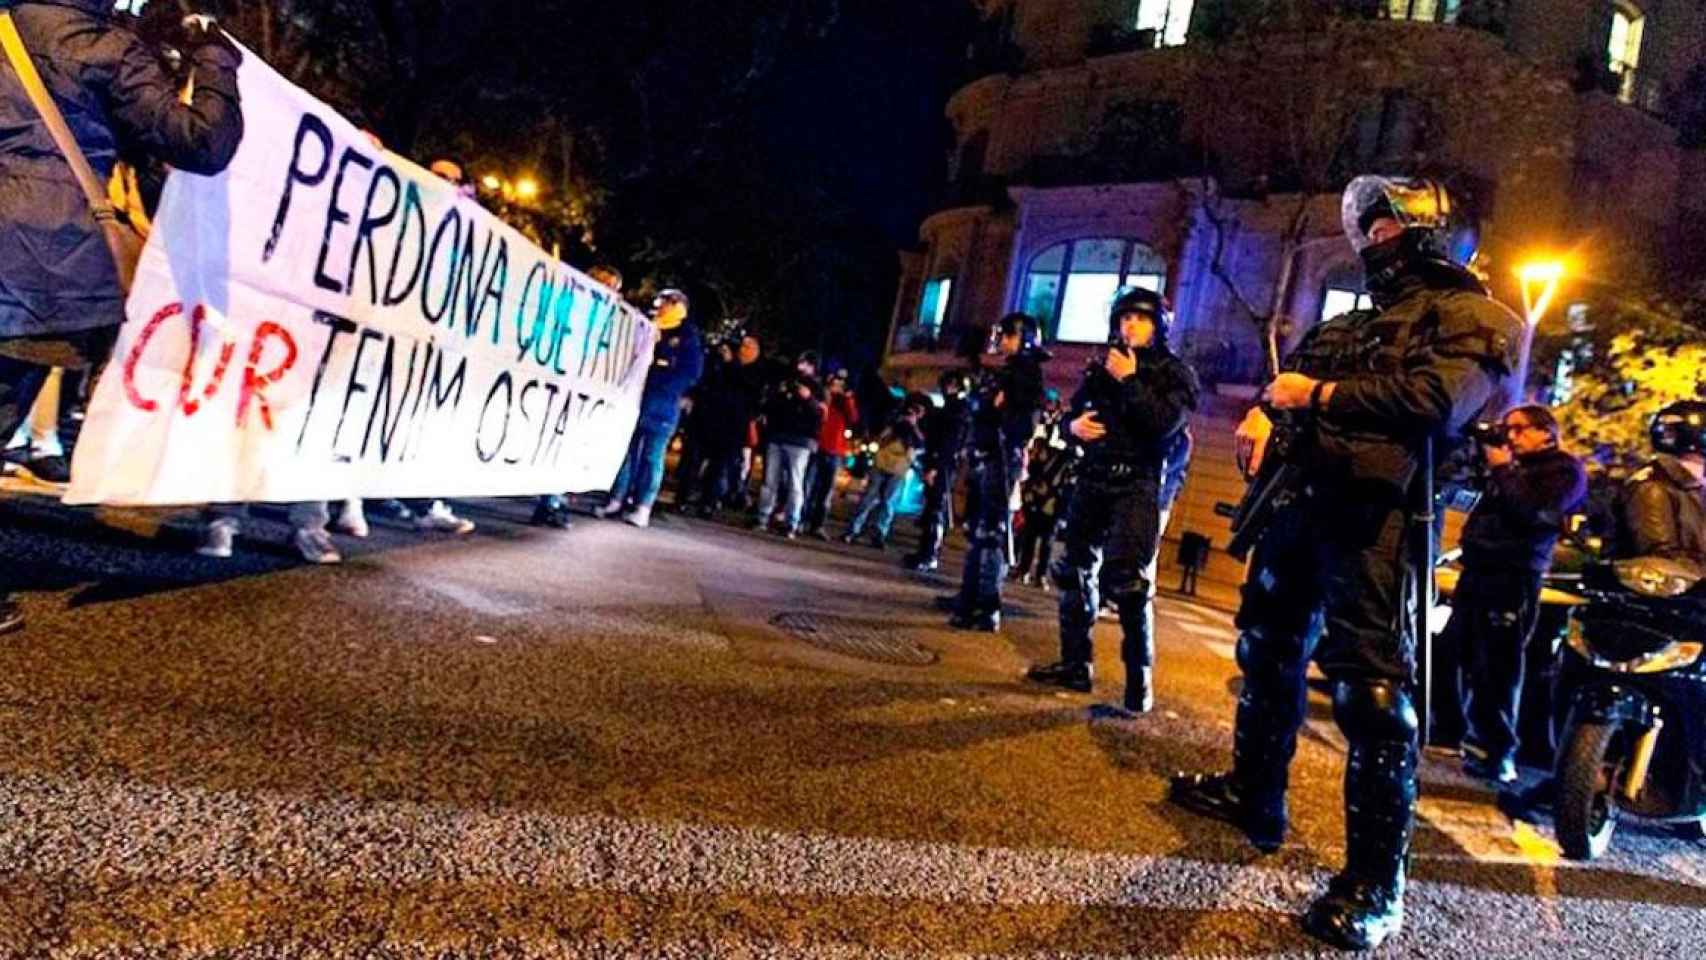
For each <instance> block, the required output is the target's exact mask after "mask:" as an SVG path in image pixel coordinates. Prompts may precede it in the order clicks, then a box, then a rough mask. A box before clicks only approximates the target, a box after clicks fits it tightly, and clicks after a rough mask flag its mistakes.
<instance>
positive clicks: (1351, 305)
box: [1321, 287, 1374, 320]
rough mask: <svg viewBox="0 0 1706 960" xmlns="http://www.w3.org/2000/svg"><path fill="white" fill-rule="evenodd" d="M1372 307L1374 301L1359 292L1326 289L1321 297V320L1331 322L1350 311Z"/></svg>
mask: <svg viewBox="0 0 1706 960" xmlns="http://www.w3.org/2000/svg"><path fill="white" fill-rule="evenodd" d="M1373 307H1374V301H1373V300H1371V299H1369V296H1368V294H1366V293H1363V292H1362V291H1360V290H1346V289H1344V288H1343V287H1328V288H1327V292H1326V293H1325V294H1323V295H1322V297H1321V319H1323V320H1331V319H1333V318H1334V317H1336V316H1339V315H1340V314H1345V313H1350V312H1351V311H1352V310H1369V309H1372V308H1373Z"/></svg>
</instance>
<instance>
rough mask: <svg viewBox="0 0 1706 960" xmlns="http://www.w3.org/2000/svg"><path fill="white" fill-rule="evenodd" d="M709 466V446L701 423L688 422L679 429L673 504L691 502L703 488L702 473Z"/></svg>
mask: <svg viewBox="0 0 1706 960" xmlns="http://www.w3.org/2000/svg"><path fill="white" fill-rule="evenodd" d="M710 466H711V448H710V445H709V444H707V443H706V440H705V427H704V425H703V424H698V423H688V424H687V426H686V427H685V428H683V429H682V431H681V457H680V459H679V460H677V461H676V464H675V505H676V506H678V507H680V506H684V505H686V504H687V503H689V502H691V501H692V500H693V498H694V497H695V496H696V495H697V494H698V493H699V491H700V490H701V489H703V485H704V475H705V473H706V472H707V471H708V469H709V468H710Z"/></svg>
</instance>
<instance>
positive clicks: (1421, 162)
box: [886, 0, 1706, 387]
mask: <svg viewBox="0 0 1706 960" xmlns="http://www.w3.org/2000/svg"><path fill="white" fill-rule="evenodd" d="M979 6H980V8H981V10H982V13H983V16H984V21H983V24H984V27H983V31H982V35H981V36H980V38H979V40H978V42H977V43H976V45H975V46H974V48H973V51H972V63H973V65H974V73H976V74H978V75H977V76H976V77H975V79H972V80H971V81H970V82H968V83H967V84H966V85H965V86H964V87H962V88H961V89H960V90H959V91H958V92H956V93H955V94H954V95H953V97H952V98H951V100H950V101H949V103H948V105H947V116H948V119H949V120H950V121H951V122H952V125H953V128H954V131H955V134H956V143H957V149H956V153H955V156H954V159H953V162H952V164H951V166H952V170H951V174H950V183H949V185H948V190H947V195H946V196H945V197H944V201H943V203H942V204H941V205H940V207H939V209H938V210H937V212H935V213H934V214H933V215H931V216H930V217H929V218H928V219H926V220H925V221H924V223H923V225H922V226H921V228H920V241H921V244H920V247H919V248H918V249H917V250H915V251H908V252H905V253H903V254H902V261H903V268H904V269H903V277H902V281H901V285H900V290H899V291H898V296H897V298H896V304H895V309H894V317H893V323H892V328H891V329H892V336H891V338H890V344H889V350H888V353H887V356H886V372H887V373H888V374H889V376H890V378H891V380H896V381H899V382H903V383H905V384H907V385H909V386H919V387H925V386H928V384H929V382H930V381H933V379H934V375H935V372H936V371H937V370H938V369H940V368H941V367H942V366H944V365H946V364H949V363H952V362H954V358H953V352H954V348H955V346H956V345H957V344H959V343H960V342H961V341H963V340H965V338H966V336H967V335H968V333H970V335H971V336H972V337H974V338H975V336H976V334H975V333H971V331H975V330H978V329H984V328H987V325H988V324H989V323H990V322H991V321H992V320H994V319H995V318H997V317H999V316H1000V315H1001V314H1003V313H1005V312H1007V311H1009V310H1017V309H1024V310H1026V311H1028V312H1031V313H1033V314H1035V315H1037V316H1039V317H1041V318H1042V319H1043V321H1044V325H1045V328H1046V332H1047V336H1048V339H1049V340H1050V341H1051V343H1053V344H1054V345H1055V348H1056V353H1057V356H1058V359H1057V361H1056V368H1055V369H1054V370H1053V371H1051V374H1052V376H1053V378H1054V379H1055V380H1057V381H1058V385H1060V386H1062V387H1065V386H1067V385H1068V384H1069V383H1070V381H1072V380H1073V378H1074V377H1075V375H1076V371H1077V370H1078V369H1079V367H1080V365H1081V363H1082V361H1083V359H1084V354H1085V352H1086V349H1087V348H1085V347H1083V346H1081V345H1083V344H1095V343H1099V342H1101V341H1102V340H1103V339H1104V336H1105V321H1104V312H1105V309H1106V306H1107V304H1108V302H1109V301H1110V300H1111V298H1112V296H1113V293H1114V291H1115V290H1116V289H1117V288H1118V287H1120V286H1122V285H1125V284H1136V285H1144V286H1151V287H1155V288H1158V289H1161V290H1163V291H1164V292H1165V293H1166V294H1167V296H1168V297H1169V298H1170V299H1171V300H1172V301H1173V303H1174V305H1175V309H1176V312H1177V314H1178V316H1179V323H1178V325H1177V327H1176V328H1175V334H1174V337H1175V347H1176V348H1177V349H1179V350H1180V351H1181V352H1182V353H1183V354H1185V355H1186V356H1188V357H1190V358H1191V359H1192V360H1194V361H1195V362H1196V363H1197V364H1198V366H1199V369H1200V370H1201V371H1202V372H1203V373H1204V374H1205V376H1207V377H1208V378H1209V379H1211V380H1214V381H1216V382H1248V381H1251V380H1254V379H1256V378H1257V377H1258V374H1259V372H1260V369H1261V363H1262V356H1263V351H1262V350H1261V349H1260V346H1259V343H1260V340H1259V337H1258V333H1257V329H1258V328H1257V325H1256V324H1255V323H1254V322H1252V321H1253V316H1252V314H1256V315H1268V314H1275V315H1279V316H1282V317H1284V318H1285V320H1286V325H1285V328H1286V330H1287V332H1288V334H1289V336H1291V337H1295V336H1297V335H1298V334H1299V333H1301V331H1302V330H1303V329H1305V328H1306V327H1307V326H1308V325H1309V324H1310V323H1313V322H1315V321H1316V320H1317V319H1319V318H1320V316H1321V315H1322V314H1323V313H1324V312H1325V313H1329V314H1330V313H1333V312H1336V311H1337V310H1340V309H1343V308H1344V307H1346V306H1349V305H1351V304H1353V303H1354V302H1355V301H1356V298H1357V295H1358V293H1359V292H1360V288H1361V276H1360V269H1359V267H1358V264H1357V261H1356V258H1355V257H1354V256H1353V254H1352V252H1351V250H1350V248H1349V246H1348V244H1345V243H1344V242H1342V240H1341V239H1340V238H1339V233H1340V228H1339V214H1338V193H1339V190H1340V188H1341V187H1342V186H1343V184H1344V182H1345V181H1346V180H1347V179H1348V178H1349V177H1350V176H1352V175H1354V174H1357V173H1363V172H1387V173H1403V174H1427V175H1431V176H1435V177H1437V178H1440V179H1442V180H1444V181H1445V182H1446V183H1447V184H1448V185H1449V186H1450V187H1451V188H1452V190H1453V193H1454V195H1456V197H1457V198H1458V199H1459V200H1460V202H1461V203H1463V204H1464V205H1466V206H1468V207H1470V208H1472V209H1473V210H1474V212H1475V214H1476V215H1477V216H1478V218H1479V220H1480V222H1481V224H1482V250H1483V263H1484V266H1485V267H1486V268H1487V270H1488V271H1489V275H1490V276H1491V277H1492V279H1493V285H1494V288H1495V292H1496V293H1498V294H1499V295H1500V296H1501V298H1503V299H1505V300H1506V301H1507V302H1511V303H1519V302H1520V294H1519V293H1518V292H1517V291H1516V289H1515V287H1514V270H1515V267H1516V266H1517V264H1519V263H1521V262H1522V261H1524V260H1525V259H1528V258H1530V257H1534V256H1538V255H1548V256H1556V255H1560V254H1568V255H1570V256H1571V258H1572V263H1573V269H1574V270H1576V271H1580V272H1582V273H1584V274H1586V275H1591V276H1596V277H1599V278H1601V279H1604V278H1612V277H1615V278H1639V277H1640V276H1641V275H1642V274H1643V273H1647V272H1650V271H1652V270H1654V269H1656V268H1657V265H1658V264H1662V263H1666V262H1673V261H1674V260H1675V259H1676V256H1675V255H1676V254H1678V252H1679V251H1680V248H1683V247H1688V246H1695V247H1697V246H1698V245H1699V244H1700V242H1701V241H1702V240H1703V239H1706V235H1703V234H1702V233H1700V232H1699V228H1698V227H1697V226H1696V224H1697V223H1698V222H1700V221H1703V220H1706V216H1703V215H1706V190H1702V189H1701V188H1700V186H1699V184H1700V183H1702V182H1706V181H1703V175H1706V150H1702V149H1701V148H1700V147H1701V141H1702V139H1706V138H1703V130H1702V127H1703V125H1706V118H1703V116H1702V114H1703V113H1706V104H1703V103H1702V101H1703V100H1706V4H1702V3H1701V2H1700V0H1631V2H1625V0H1337V2H1334V0H984V2H983V3H981V4H979ZM1691 230H1692V231H1694V232H1693V233H1692V234H1691V233H1690V231H1691Z"/></svg>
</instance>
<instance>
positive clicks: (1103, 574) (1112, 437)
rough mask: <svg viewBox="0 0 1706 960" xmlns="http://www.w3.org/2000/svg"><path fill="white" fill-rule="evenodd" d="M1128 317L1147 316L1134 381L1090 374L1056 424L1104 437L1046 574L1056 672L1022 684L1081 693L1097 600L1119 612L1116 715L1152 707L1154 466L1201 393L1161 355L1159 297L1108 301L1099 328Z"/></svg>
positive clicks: (1188, 373) (1088, 456)
mask: <svg viewBox="0 0 1706 960" xmlns="http://www.w3.org/2000/svg"><path fill="white" fill-rule="evenodd" d="M1130 313H1140V314H1145V315H1148V316H1149V317H1151V318H1152V319H1153V320H1154V321H1155V326H1156V332H1155V340H1154V341H1153V343H1152V345H1151V346H1149V347H1145V348H1142V349H1140V350H1138V351H1136V357H1135V359H1136V361H1137V370H1136V372H1135V373H1133V374H1132V375H1131V376H1129V377H1126V378H1125V379H1123V380H1115V379H1114V377H1113V375H1112V374H1110V373H1108V372H1107V370H1106V368H1104V367H1103V366H1101V365H1100V364H1096V365H1093V366H1091V367H1090V368H1089V369H1088V370H1087V371H1086V373H1085V378H1084V383H1083V384H1082V385H1081V386H1080V387H1079V389H1078V392H1077V394H1076V395H1074V397H1073V399H1072V407H1071V412H1070V413H1069V414H1068V415H1067V417H1066V422H1067V423H1071V422H1072V421H1074V420H1076V419H1078V418H1079V417H1080V416H1083V415H1086V414H1095V416H1096V419H1097V422H1099V423H1100V424H1101V425H1102V426H1103V427H1104V428H1105V429H1106V430H1107V433H1106V434H1105V435H1104V436H1103V437H1102V438H1101V439H1099V440H1096V441H1094V442H1091V443H1087V444H1085V445H1084V455H1083V458H1082V460H1081V461H1080V463H1079V465H1078V469H1077V478H1078V483H1077V488H1076V489H1075V490H1074V493H1073V496H1072V499H1071V501H1070V502H1069V503H1068V504H1067V507H1066V519H1065V522H1064V524H1063V529H1064V532H1063V534H1062V540H1063V542H1064V550H1063V552H1062V554H1061V556H1060V559H1059V560H1057V561H1056V562H1055V563H1054V565H1053V567H1052V568H1051V570H1050V573H1051V575H1052V576H1053V578H1054V582H1055V585H1056V586H1057V587H1059V588H1060V662H1059V663H1056V664H1051V665H1049V666H1045V667H1037V668H1035V669H1033V670H1031V671H1030V672H1029V673H1028V674H1027V676H1028V677H1029V678H1030V679H1032V680H1034V681H1037V682H1040V683H1049V684H1054V685H1056V686H1063V687H1066V688H1068V689H1075V690H1080V691H1084V692H1087V691H1088V690H1089V689H1090V684H1091V677H1092V673H1093V669H1092V666H1091V660H1092V657H1091V641H1090V633H1091V630H1092V628H1093V627H1095V625H1096V615H1097V612H1098V611H1099V610H1100V609H1101V605H1102V599H1103V598H1104V597H1106V598H1108V599H1110V600H1111V601H1112V602H1113V604H1114V607H1115V609H1117V610H1118V611H1119V618H1120V631H1121V635H1122V637H1123V641H1122V643H1121V645H1120V659H1121V661H1122V662H1124V664H1125V670H1126V691H1125V706H1126V708H1127V709H1128V710H1132V711H1134V712H1144V711H1147V710H1148V709H1149V708H1150V707H1151V706H1152V703H1153V697H1152V693H1151V689H1150V672H1151V668H1152V666H1153V664H1154V662H1155V636H1154V629H1153V619H1152V616H1151V612H1150V599H1151V597H1152V596H1153V595H1154V592H1155V584H1154V581H1153V576H1154V574H1153V572H1152V568H1151V562H1152V561H1153V559H1154V558H1155V555H1156V552H1157V550H1158V549H1159V547H1160V538H1161V524H1160V519H1161V503H1160V500H1161V472H1162V466H1163V462H1164V460H1165V458H1166V456H1167V453H1168V451H1169V449H1170V448H1171V447H1172V446H1173V441H1174V440H1175V438H1177V437H1178V436H1179V435H1180V434H1181V433H1183V431H1184V428H1185V424H1186V422H1187V420H1188V418H1189V416H1190V413H1191V411H1192V410H1194V409H1196V407H1197V403H1198V399H1199V396H1200V393H1201V390H1200V387H1199V386H1198V383H1197V378H1196V374H1195V373H1194V372H1193V371H1192V370H1191V368H1190V367H1189V366H1188V365H1186V364H1185V362H1184V361H1182V360H1180V359H1179V358H1178V357H1177V356H1175V355H1174V354H1173V352H1172V351H1171V350H1169V349H1168V348H1167V344H1166V333H1167V331H1166V319H1165V317H1166V313H1165V310H1164V309H1163V307H1162V302H1161V299H1160V297H1159V296H1157V295H1155V294H1153V293H1150V292H1149V291H1146V290H1144V291H1133V292H1132V293H1131V294H1128V295H1127V296H1125V297H1121V298H1120V299H1119V300H1117V301H1115V304H1114V310H1113V313H1112V315H1111V316H1110V318H1109V320H1110V324H1109V325H1110V327H1112V328H1113V329H1114V332H1115V335H1117V331H1118V327H1119V324H1120V318H1121V317H1122V316H1125V315H1126V314H1130Z"/></svg>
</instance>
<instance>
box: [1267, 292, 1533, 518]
mask: <svg viewBox="0 0 1706 960" xmlns="http://www.w3.org/2000/svg"><path fill="white" fill-rule="evenodd" d="M1523 332H1524V330H1523V323H1522V321H1521V320H1520V319H1518V318H1517V316H1516V315H1515V314H1513V313H1511V312H1510V311H1509V310H1508V309H1506V308H1505V307H1503V306H1501V305H1500V304H1499V303H1497V302H1496V301H1494V300H1493V299H1491V298H1490V297H1488V296H1487V294H1486V291H1485V290H1484V289H1483V288H1482V287H1481V286H1480V284H1479V283H1478V282H1476V281H1475V280H1474V278H1472V277H1470V276H1469V275H1468V274H1467V273H1462V274H1461V277H1460V278H1459V279H1458V280H1456V281H1450V282H1448V281H1447V280H1446V279H1445V278H1442V277H1441V276H1439V275H1438V274H1437V273H1436V274H1435V275H1430V276H1421V275H1418V276H1413V277H1409V278H1406V279H1405V280H1404V281H1403V286H1402V290H1401V292H1400V293H1399V294H1398V295H1397V297H1396V300H1395V302H1393V303H1392V305H1391V306H1389V307H1387V308H1386V309H1384V310H1382V311H1380V312H1379V313H1378V314H1372V313H1369V312H1367V311H1355V312H1353V313H1349V314H1345V315H1343V316H1342V317H1339V318H1336V319H1333V320H1328V321H1325V322H1323V323H1320V324H1317V325H1316V327H1315V328H1314V329H1312V330H1310V332H1309V334H1308V335H1307V336H1306V338H1305V342H1304V343H1303V344H1301V345H1300V346H1299V348H1298V353H1299V354H1310V353H1312V352H1317V351H1318V352H1319V353H1321V354H1326V355H1329V356H1330V358H1331V359H1330V363H1329V365H1330V366H1337V367H1338V369H1328V370H1325V371H1322V372H1320V373H1311V375H1312V376H1316V377H1317V379H1326V380H1331V381H1334V382H1336V383H1337V387H1335V390H1334V393H1333V395H1332V399H1331V400H1330V401H1328V402H1327V403H1326V404H1324V407H1323V409H1322V410H1321V411H1320V412H1319V414H1318V415H1317V416H1316V418H1315V430H1314V440H1315V444H1316V449H1315V451H1314V453H1313V456H1312V457H1311V474H1312V476H1313V477H1314V482H1316V483H1317V485H1327V486H1329V487H1331V486H1335V485H1344V486H1355V487H1357V488H1358V490H1359V491H1360V493H1359V495H1364V496H1376V497H1381V498H1389V499H1391V500H1392V501H1393V502H1397V501H1400V500H1401V499H1402V498H1403V497H1404V496H1405V494H1406V492H1407V491H1408V489H1409V486H1410V481H1411V480H1412V479H1413V477H1414V476H1415V472H1416V466H1417V464H1418V463H1419V454H1420V451H1421V449H1422V444H1423V441H1424V440H1427V439H1429V438H1433V439H1434V440H1435V441H1436V452H1435V461H1436V463H1443V462H1445V460H1446V453H1447V449H1448V448H1449V447H1450V446H1451V445H1452V444H1455V443H1456V442H1458V441H1459V440H1460V439H1461V437H1462V436H1463V429H1464V427H1465V426H1467V425H1468V424H1469V423H1470V421H1472V420H1473V419H1474V418H1475V417H1476V416H1477V415H1479V414H1480V413H1481V412H1482V410H1483V408H1485V407H1486V406H1487V404H1488V402H1489V401H1490V400H1492V399H1493V397H1494V395H1495V394H1496V392H1497V391H1498V388H1499V387H1500V385H1501V384H1502V383H1503V381H1504V378H1505V377H1507V376H1509V375H1510V373H1511V371H1512V370H1513V369H1514V368H1515V365H1516V363H1515V361H1516V355H1517V351H1518V350H1520V348H1521V343H1522V335H1523ZM1325 344H1332V346H1331V347H1330V348H1329V349H1325V350H1320V349H1319V348H1320V347H1322V346H1323V345H1325ZM1312 346H1313V348H1315V349H1312ZM1295 356H1296V354H1294V357H1295ZM1304 372H1305V373H1310V371H1309V370H1304Z"/></svg>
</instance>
